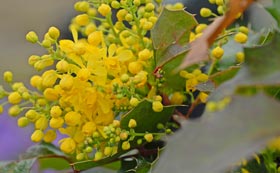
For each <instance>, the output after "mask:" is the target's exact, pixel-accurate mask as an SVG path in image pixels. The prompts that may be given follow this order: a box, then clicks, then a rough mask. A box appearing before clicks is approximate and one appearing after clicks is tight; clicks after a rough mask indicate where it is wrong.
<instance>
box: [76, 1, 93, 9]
mask: <svg viewBox="0 0 280 173" xmlns="http://www.w3.org/2000/svg"><path fill="white" fill-rule="evenodd" d="M74 8H75V10H76V11H79V12H87V11H88V10H89V8H90V5H89V2H87V1H78V2H76V3H75V5H74Z"/></svg>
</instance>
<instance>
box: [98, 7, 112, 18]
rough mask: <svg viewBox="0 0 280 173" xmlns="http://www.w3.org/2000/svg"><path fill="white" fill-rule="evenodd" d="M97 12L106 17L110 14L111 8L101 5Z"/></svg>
mask: <svg viewBox="0 0 280 173" xmlns="http://www.w3.org/2000/svg"><path fill="white" fill-rule="evenodd" d="M98 12H99V13H100V14H101V15H102V16H107V15H108V14H109V13H111V7H110V6H109V5H107V4H101V5H100V7H98Z"/></svg>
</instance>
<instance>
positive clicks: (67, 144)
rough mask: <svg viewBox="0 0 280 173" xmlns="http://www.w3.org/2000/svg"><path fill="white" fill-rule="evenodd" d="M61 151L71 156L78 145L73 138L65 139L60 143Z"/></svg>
mask: <svg viewBox="0 0 280 173" xmlns="http://www.w3.org/2000/svg"><path fill="white" fill-rule="evenodd" d="M59 143H60V150H61V151H63V152H64V153H67V154H71V153H73V152H74V151H75V149H76V143H75V141H74V140H73V139H72V138H64V139H62V140H60V141H59Z"/></svg>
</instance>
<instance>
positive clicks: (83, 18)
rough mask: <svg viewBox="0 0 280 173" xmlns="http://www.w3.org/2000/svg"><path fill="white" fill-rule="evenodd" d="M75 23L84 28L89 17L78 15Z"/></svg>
mask: <svg viewBox="0 0 280 173" xmlns="http://www.w3.org/2000/svg"><path fill="white" fill-rule="evenodd" d="M75 22H76V23H77V24H78V25H80V26H86V25H87V24H88V23H89V16H88V15H87V14H79V15H77V16H76V17H75Z"/></svg>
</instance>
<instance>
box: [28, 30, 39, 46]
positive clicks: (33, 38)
mask: <svg viewBox="0 0 280 173" xmlns="http://www.w3.org/2000/svg"><path fill="white" fill-rule="evenodd" d="M25 38H26V40H27V41H29V42H30V43H37V41H38V36H37V34H36V33H35V32H34V31H30V32H28V33H27V34H26V36H25Z"/></svg>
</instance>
